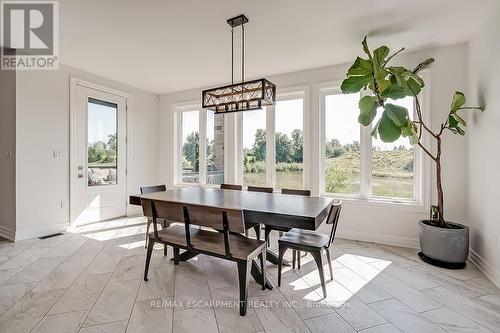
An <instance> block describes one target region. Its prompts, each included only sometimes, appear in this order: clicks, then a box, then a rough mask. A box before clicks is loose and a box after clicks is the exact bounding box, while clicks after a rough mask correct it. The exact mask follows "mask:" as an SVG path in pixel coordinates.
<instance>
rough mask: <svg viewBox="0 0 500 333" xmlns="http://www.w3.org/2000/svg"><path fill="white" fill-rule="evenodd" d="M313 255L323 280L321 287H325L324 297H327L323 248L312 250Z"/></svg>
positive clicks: (320, 277)
mask: <svg viewBox="0 0 500 333" xmlns="http://www.w3.org/2000/svg"><path fill="white" fill-rule="evenodd" d="M311 255H312V256H313V258H314V261H316V265H317V266H318V271H319V279H320V281H321V288H322V289H323V297H325V298H326V284H325V273H324V272H323V259H322V257H321V250H320V251H312V252H311Z"/></svg>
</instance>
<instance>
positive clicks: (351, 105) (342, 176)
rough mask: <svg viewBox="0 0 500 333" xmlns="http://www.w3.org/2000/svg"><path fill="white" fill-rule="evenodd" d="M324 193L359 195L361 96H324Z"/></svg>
mask: <svg viewBox="0 0 500 333" xmlns="http://www.w3.org/2000/svg"><path fill="white" fill-rule="evenodd" d="M324 102H325V152H324V154H325V192H326V193H345V194H357V193H359V192H360V181H361V176H360V168H361V162H360V161H361V159H360V146H359V142H360V127H359V123H358V113H359V108H358V102H359V94H349V95H343V94H335V95H327V96H325V101H324Z"/></svg>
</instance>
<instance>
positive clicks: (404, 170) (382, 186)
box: [372, 97, 414, 199]
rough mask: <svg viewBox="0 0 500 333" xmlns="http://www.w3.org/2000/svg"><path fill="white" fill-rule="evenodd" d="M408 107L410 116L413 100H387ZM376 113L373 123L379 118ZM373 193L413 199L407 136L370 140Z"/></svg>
mask: <svg viewBox="0 0 500 333" xmlns="http://www.w3.org/2000/svg"><path fill="white" fill-rule="evenodd" d="M387 102H388V103H392V104H395V105H400V106H404V107H405V108H407V109H408V112H409V114H410V118H411V119H413V112H414V110H413V99H412V98H411V97H405V98H402V99H398V100H396V101H391V100H389V101H387ZM381 114H382V112H381V110H379V112H378V113H377V117H376V118H375V120H374V122H373V123H374V124H375V123H376V122H377V121H378V120H379V119H380V117H381ZM372 140H373V141H372V146H373V157H372V195H373V196H378V197H391V198H405V199H411V198H413V164H414V158H413V146H412V145H411V144H410V141H409V140H408V138H399V139H398V140H396V141H395V142H392V143H385V142H382V141H381V140H380V139H372Z"/></svg>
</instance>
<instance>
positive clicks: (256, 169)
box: [242, 109, 267, 186]
mask: <svg viewBox="0 0 500 333" xmlns="http://www.w3.org/2000/svg"><path fill="white" fill-rule="evenodd" d="M242 128H243V185H245V186H248V185H256V186H265V185H266V184H267V182H266V109H262V110H254V111H245V112H243V127H242Z"/></svg>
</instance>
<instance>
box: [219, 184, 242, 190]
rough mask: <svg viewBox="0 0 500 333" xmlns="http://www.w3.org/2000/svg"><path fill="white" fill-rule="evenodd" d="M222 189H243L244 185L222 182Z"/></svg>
mask: <svg viewBox="0 0 500 333" xmlns="http://www.w3.org/2000/svg"><path fill="white" fill-rule="evenodd" d="M220 189H221V190H235V191H241V190H242V189H243V186H241V185H235V184H220Z"/></svg>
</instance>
